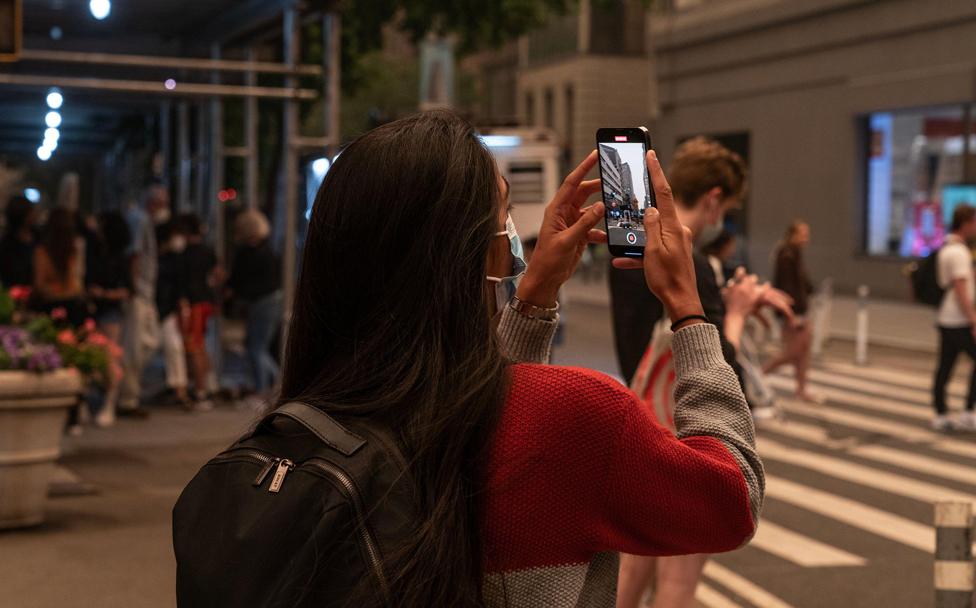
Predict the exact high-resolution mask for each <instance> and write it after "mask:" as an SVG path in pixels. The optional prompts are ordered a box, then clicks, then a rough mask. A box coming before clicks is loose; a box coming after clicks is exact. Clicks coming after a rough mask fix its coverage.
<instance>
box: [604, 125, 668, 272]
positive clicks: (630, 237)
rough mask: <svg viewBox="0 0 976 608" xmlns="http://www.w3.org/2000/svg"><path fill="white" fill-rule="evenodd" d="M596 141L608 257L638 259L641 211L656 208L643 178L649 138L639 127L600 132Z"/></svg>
mask: <svg viewBox="0 0 976 608" xmlns="http://www.w3.org/2000/svg"><path fill="white" fill-rule="evenodd" d="M596 139H597V151H598V153H599V164H600V179H601V181H602V185H603V204H604V205H605V207H606V215H605V217H606V223H607V241H608V245H609V247H610V253H611V254H612V255H615V256H622V255H626V256H640V255H642V254H643V252H644V245H645V244H646V243H647V236H646V234H645V233H644V210H645V209H647V208H648V207H653V206H654V205H655V204H656V202H655V200H654V191H653V190H652V189H651V184H650V179H649V176H648V174H647V160H646V154H647V147H648V146H649V145H650V141H649V140H650V138H649V137H648V135H647V131H646V129H644V128H642V127H640V128H628V129H600V130H598V131H597V138H596Z"/></svg>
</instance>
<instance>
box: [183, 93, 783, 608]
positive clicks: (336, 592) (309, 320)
mask: <svg viewBox="0 0 976 608" xmlns="http://www.w3.org/2000/svg"><path fill="white" fill-rule="evenodd" d="M596 162H597V155H596V152H592V153H591V154H590V155H589V156H587V158H586V159H585V160H584V161H583V163H581V164H580V165H579V166H578V167H577V168H576V169H574V170H573V171H572V173H571V174H570V175H569V176H568V177H567V178H566V180H565V181H564V182H563V184H562V186H561V187H560V188H559V190H558V191H557V194H556V195H555V197H554V199H553V200H552V201H551V202H550V203H549V205H548V206H547V208H546V212H545V216H544V220H543V225H542V226H541V228H540V233H539V242H538V245H537V247H536V250H535V253H534V255H533V258H532V261H531V262H530V263H529V264H528V267H527V269H526V271H525V274H524V275H523V276H522V279H521V281H520V282H519V284H518V287H517V289H516V294H515V297H514V299H512V300H511V301H510V302H509V303H507V304H505V305H504V306H503V307H502V310H501V311H500V318H498V319H493V315H492V312H491V311H492V310H493V308H494V305H493V302H494V300H495V298H494V297H493V295H494V294H493V285H494V284H493V283H490V282H489V281H488V279H487V277H488V276H489V275H490V272H491V271H489V268H491V267H492V266H493V265H494V264H495V262H497V260H496V259H495V258H494V257H493V253H492V252H493V251H495V249H494V248H493V247H492V245H493V244H494V243H495V242H496V240H497V241H501V239H502V238H503V236H502V235H505V234H506V228H505V225H506V218H507V215H508V196H507V188H506V186H505V184H504V182H503V180H502V179H501V178H500V176H499V173H498V167H497V165H496V164H495V161H494V159H493V157H492V155H491V153H490V152H489V150H488V149H487V148H486V147H485V146H484V144H482V143H481V141H480V140H479V138H478V136H477V133H476V131H475V130H474V128H473V127H472V126H471V125H470V124H469V123H467V122H466V121H464V120H462V119H460V118H459V117H457V116H456V115H454V114H451V113H448V112H443V111H440V112H428V113H422V114H419V115H416V116H414V117H411V118H407V119H402V120H399V121H395V122H392V123H388V124H387V125H384V126H382V127H379V128H377V129H374V130H373V131H370V132H368V133H366V134H365V135H363V136H362V137H360V138H359V139H357V140H355V141H353V142H352V143H351V144H349V146H347V147H346V148H345V149H344V151H343V153H342V155H341V156H340V157H339V158H338V159H337V160H336V162H335V164H333V166H332V168H331V169H330V171H329V174H328V175H327V176H326V179H325V181H324V183H323V185H322V187H321V188H320V190H319V194H318V197H317V199H316V202H315V205H314V210H313V214H312V218H311V222H310V224H309V230H308V237H307V240H306V243H305V249H304V253H303V264H302V272H301V276H300V278H299V281H298V286H297V289H296V294H295V307H294V310H293V315H292V321H291V326H290V330H289V332H288V342H287V348H286V356H285V358H284V372H283V379H282V386H281V395H280V397H279V399H278V400H277V401H276V403H275V404H274V406H272V407H275V406H278V405H281V404H284V403H287V402H291V401H302V402H304V403H307V404H309V405H311V406H313V407H315V408H318V409H320V410H321V411H322V412H323V413H325V414H328V415H329V416H331V417H332V418H333V419H334V420H337V421H339V422H340V423H341V421H343V420H352V419H358V420H359V421H364V420H368V421H371V422H372V423H374V424H382V425H384V427H385V428H389V429H391V431H392V433H391V441H392V442H393V444H395V445H396V446H397V448H398V450H399V451H401V452H403V455H404V465H403V466H404V467H406V474H405V475H404V476H403V478H404V479H407V480H409V483H410V484H411V488H412V489H413V490H415V491H414V492H410V493H408V494H409V495H410V496H414V497H415V500H410V505H411V506H413V505H415V506H416V509H415V510H416V513H417V515H416V517H415V518H411V520H410V521H409V522H407V524H408V525H407V529H406V530H403V531H402V532H400V533H399V535H398V538H399V539H401V540H402V543H401V544H400V545H394V549H395V550H393V549H389V548H388V550H386V551H383V550H382V549H381V550H379V551H377V553H376V555H375V557H376V560H377V561H376V564H377V566H376V567H377V568H378V569H380V571H381V572H383V573H385V574H386V575H385V576H383V577H378V578H377V579H374V578H372V577H369V578H366V579H364V577H363V576H362V575H361V574H359V572H361V571H360V570H352V568H356V567H357V566H355V565H344V564H337V563H336V562H335V561H334V560H333V562H332V563H333V564H335V566H334V569H333V570H332V571H331V572H330V571H324V570H322V569H319V568H316V567H315V566H314V565H313V562H314V561H315V560H317V559H318V555H319V554H318V553H317V552H316V551H315V549H316V548H317V547H318V545H315V544H312V543H303V542H302V541H303V540H308V537H309V535H310V534H312V533H313V528H315V527H317V526H318V525H319V522H320V516H319V514H318V513H314V516H312V517H309V518H307V519H305V518H303V519H302V520H301V521H308V522H312V523H310V524H309V526H308V527H306V526H305V525H301V526H296V524H295V521H296V520H295V519H293V518H291V517H289V516H288V513H287V511H286V510H285V507H284V505H289V504H293V505H296V507H295V508H296V509H300V510H302V511H303V512H304V513H307V512H308V509H316V508H317V502H316V501H315V500H310V501H301V500H299V501H296V500H295V497H298V496H300V494H289V492H300V491H301V489H302V488H301V486H300V485H299V484H297V483H294V482H292V483H291V485H288V483H285V484H284V485H283V486H282V487H280V488H279V489H280V493H278V494H274V495H273V497H275V498H278V499H285V500H284V501H282V500H277V501H274V503H273V504H275V505H278V510H277V511H275V517H273V518H270V519H267V520H266V523H265V524H264V525H262V526H260V529H261V531H262V532H266V531H267V527H265V526H266V525H273V526H280V527H279V528H278V529H277V530H278V531H279V532H280V534H279V533H277V532H276V533H275V534H273V535H268V536H266V537H264V538H268V539H273V540H271V541H270V542H275V543H294V544H295V546H301V547H303V548H305V550H304V552H303V553H302V554H303V555H307V556H308V559H307V560H304V562H302V563H299V561H301V560H297V559H296V560H281V563H277V562H267V561H263V560H259V559H252V558H257V557H259V556H260V555H261V551H262V547H261V546H260V545H259V544H255V543H250V544H249V541H251V540H252V538H256V537H251V536H250V535H249V533H247V538H243V537H242V532H245V531H244V528H242V527H241V524H240V522H241V521H243V518H244V517H245V516H246V514H247V513H249V511H248V510H247V509H248V506H246V505H245V504H243V501H233V502H226V503H224V505H225V507H224V508H223V512H221V513H220V514H219V517H217V518H214V517H212V516H213V512H212V507H210V506H209V505H208V506H207V507H203V508H194V505H193V503H192V501H187V502H185V503H181V504H177V507H176V509H175V511H174V521H175V525H174V544H175V554H176V561H177V600H178V604H180V605H184V606H191V605H207V606H231V605H239V604H243V603H251V604H260V605H272V604H274V605H287V606H297V607H302V608H304V607H305V606H318V605H323V604H324V603H327V602H331V603H334V604H342V605H357V606H370V607H371V606H375V605H380V601H379V600H380V597H381V595H380V593H379V592H380V591H381V590H382V591H386V592H387V593H385V595H387V596H388V597H393V598H396V601H395V604H396V605H400V606H451V607H452V608H475V607H482V606H484V607H488V608H494V607H501V606H547V607H550V608H570V607H574V606H587V607H589V608H610V607H612V606H613V605H614V601H615V585H616V575H617V569H616V562H617V557H616V556H617V552H619V551H628V552H631V553H634V552H641V553H647V554H658V555H667V554H675V553H696V552H716V551H727V550H731V549H734V548H736V547H739V546H741V545H742V544H743V543H745V542H746V541H747V540H748V539H749V538H750V537H751V535H752V534H753V532H754V531H755V527H756V521H757V519H758V516H759V512H760V509H761V504H762V500H763V487H764V483H763V472H762V464H761V461H760V459H759V456H758V455H757V454H756V451H755V448H754V436H753V427H752V422H751V419H750V416H749V412H748V408H747V406H746V403H745V399H744V397H743V395H742V392H741V390H740V389H739V385H738V382H737V380H736V377H735V374H734V373H733V371H732V369H731V368H730V367H729V366H728V364H727V363H726V362H725V361H724V360H723V357H722V353H721V347H720V345H719V340H718V331H717V330H716V329H715V327H714V326H713V325H711V324H709V323H706V322H704V321H703V318H704V315H703V310H702V305H701V302H700V301H699V300H698V297H697V289H696V286H695V272H694V265H693V263H692V259H691V249H692V247H691V239H690V237H689V235H688V234H687V233H686V231H685V230H684V228H683V227H682V226H681V224H680V223H679V221H678V218H677V212H676V211H675V206H674V202H673V201H672V199H671V196H670V193H671V189H670V187H669V186H668V182H667V179H666V178H665V176H664V172H663V171H662V169H661V166H660V164H659V163H658V161H657V157H656V155H655V154H654V153H653V152H650V153H649V154H648V157H647V164H648V167H649V170H650V172H651V177H652V183H653V185H654V188H655V192H656V194H657V201H658V209H654V210H651V211H648V212H647V213H646V214H645V217H644V226H645V229H646V231H647V235H648V239H647V246H646V248H645V257H644V266H643V268H644V275H645V281H646V284H647V286H648V287H649V288H650V289H651V290H652V291H653V292H654V293H655V294H656V295H657V296H658V297H659V298H660V300H661V302H662V303H663V304H664V307H665V309H666V311H667V313H668V314H669V315H670V316H671V317H672V318H673V319H675V321H676V324H675V332H676V333H675V340H674V350H675V361H676V365H675V368H676V375H677V387H678V388H677V395H678V397H677V401H678V405H677V409H676V412H675V421H676V426H677V429H678V432H677V435H674V434H671V433H669V432H667V431H666V430H664V429H663V428H662V427H661V426H659V425H658V424H657V423H655V421H654V420H653V417H652V416H651V415H650V414H649V412H648V411H647V409H646V408H645V407H644V406H643V405H642V404H641V402H640V401H639V400H638V399H637V397H636V396H635V395H634V394H633V393H632V392H630V391H629V390H627V389H626V388H625V387H622V386H621V385H620V384H619V383H618V382H617V381H615V380H613V379H612V378H610V377H608V376H606V375H604V374H601V373H598V372H595V371H591V370H585V369H578V368H568V367H555V366H549V365H545V364H544V362H545V361H546V360H547V359H548V352H549V351H548V349H549V341H550V340H551V338H552V334H553V332H554V331H555V326H556V325H557V324H558V312H557V307H556V294H557V293H558V290H559V288H560V286H561V285H562V284H563V283H564V282H565V281H567V280H568V279H569V278H570V276H572V274H573V271H574V270H575V268H576V266H577V264H578V263H579V260H580V257H581V255H582V252H583V250H584V249H585V248H586V243H587V242H588V241H590V240H591V239H593V240H602V241H604V242H605V239H606V234H605V233H604V232H603V231H602V230H597V229H596V228H595V227H596V225H597V224H598V222H600V221H601V220H602V218H603V214H604V207H603V204H602V203H596V204H594V205H591V206H589V207H583V205H584V203H585V202H586V200H587V198H588V197H589V196H592V195H594V194H596V193H597V192H598V191H599V189H600V185H599V180H584V176H585V175H586V174H587V173H588V172H589V171H590V170H591V169H593V167H594V166H595V164H596ZM508 240H509V243H510V244H511V243H513V242H514V239H513V238H511V237H508ZM509 251H510V250H509ZM513 257H515V256H513ZM509 259H511V258H509ZM513 262H515V260H513ZM515 267H516V264H515V263H513V264H512V265H511V268H512V270H514V268H515ZM509 272H511V270H509ZM496 320H497V327H496V324H495V321H496ZM278 420H281V419H280V418H279V419H278ZM289 428H292V429H293V428H294V427H288V426H287V424H286V423H283V424H282V426H277V425H274V424H271V425H267V426H266V427H264V428H263V429H261V430H260V431H259V432H260V433H268V434H269V435H268V438H269V439H270V438H271V437H274V438H275V439H277V438H279V437H280V438H284V439H285V440H286V441H287V440H288V439H291V438H293V437H294V439H293V441H299V440H301V437H300V436H299V435H296V434H295V432H294V431H293V430H292V431H289ZM289 432H290V433H291V434H290V435H289ZM370 441H373V440H372V438H371V439H370ZM282 443H284V442H282ZM221 466H223V465H221ZM258 468H259V467H258V466H257V465H256V464H255V465H254V466H253V469H254V471H253V472H252V471H250V470H248V471H247V475H244V476H242V477H241V478H240V479H239V480H238V479H237V478H236V477H233V478H232V477H230V476H228V475H213V476H210V477H209V478H201V477H199V476H198V478H197V479H195V480H194V481H193V482H191V485H190V487H188V489H187V490H186V491H184V496H187V494H188V493H193V492H194V491H199V490H200V486H199V484H200V483H206V479H210V480H212V481H213V483H214V484H215V485H214V486H213V487H212V488H211V489H212V490H213V491H216V492H228V491H231V488H233V490H234V491H235V492H240V491H243V489H247V490H251V484H252V483H253V478H254V474H255V473H256V472H257V469H258ZM221 470H222V471H227V470H228V469H226V468H225V469H221ZM292 475H296V473H292ZM244 477H246V479H244ZM223 484H226V485H223ZM265 494H267V493H263V494H262V495H265ZM235 495H236V494H235ZM259 500H263V499H260V498H259ZM262 504H263V503H262ZM267 504H268V505H269V507H270V505H271V504H272V503H271V502H270V501H268V503H267ZM674 505H682V507H681V508H675V506H674ZM365 506H366V508H368V509H370V510H369V511H368V512H369V513H372V512H373V511H372V508H373V507H374V506H375V505H372V504H371V505H365ZM213 522H219V523H218V525H217V528H216V529H215V528H214V526H213V525H212V524H213ZM374 523H375V524H380V523H381V522H374ZM382 524H383V525H384V526H387V527H388V526H389V525H390V524H389V522H387V521H384V522H382ZM400 525H401V526H402V523H401V524H400ZM248 527H249V528H257V526H248ZM374 529H376V528H374ZM339 534H342V533H341V532H339ZM216 538H219V539H221V542H220V543H213V542H211V539H216ZM343 538H345V536H343ZM285 546H290V544H288V545H285ZM381 546H382V545H381ZM227 559H236V560H238V563H241V564H253V567H254V568H255V569H257V568H260V573H261V576H257V575H255V576H253V577H251V576H249V575H247V574H242V573H240V572H238V573H237V576H234V577H217V578H218V579H221V580H215V577H214V576H212V575H211V573H212V572H213V571H214V570H213V568H214V564H224V563H226V560H227ZM247 567H248V568H251V566H250V565H249V566H247ZM306 568H307V569H306ZM256 572H257V570H255V573H256ZM353 572H355V573H356V575H355V576H356V578H355V579H353V580H360V579H364V580H363V583H364V584H359V585H355V584H353V585H352V588H348V587H345V586H343V584H342V583H343V581H345V580H347V579H348V578H350V577H351V576H352V573H353ZM374 580H381V581H383V582H385V583H388V585H383V587H382V588H381V587H380V585H379V584H374ZM268 581H274V582H273V583H271V584H269V582H268ZM288 581H294V583H292V584H289V582H288ZM279 582H280V583H281V584H278V583H279Z"/></svg>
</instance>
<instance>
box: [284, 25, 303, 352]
mask: <svg viewBox="0 0 976 608" xmlns="http://www.w3.org/2000/svg"><path fill="white" fill-rule="evenodd" d="M283 30H284V31H283V36H282V39H283V42H284V48H283V51H284V53H283V54H284V57H283V60H284V61H283V63H284V64H285V65H290V66H294V65H296V64H297V63H298V52H299V46H298V45H299V39H298V35H299V30H298V14H297V11H296V10H295V9H294V8H289V9H287V10H285V14H284V23H283ZM297 86H298V82H297V80H296V78H295V77H294V76H288V77H286V78H285V87H286V88H295V87H297ZM282 125H283V129H282V142H281V143H282V146H281V147H282V154H284V158H283V159H282V161H283V162H282V173H283V175H284V188H285V191H284V195H285V196H284V202H285V209H284V211H285V213H284V226H283V228H284V236H285V239H284V251H283V252H282V254H283V255H282V265H283V269H282V275H283V279H284V280H283V281H282V289H283V291H284V313H283V315H282V327H283V329H284V332H283V335H285V336H287V332H288V322H289V320H290V318H291V306H292V300H293V299H294V290H295V266H296V264H295V262H296V255H295V242H296V239H295V236H296V235H295V218H296V217H297V212H298V147H297V146H296V145H295V144H296V141H295V139H296V136H297V135H298V101H297V100H295V99H288V100H286V101H285V102H284V112H283V120H282ZM282 342H283V344H284V342H285V341H282Z"/></svg>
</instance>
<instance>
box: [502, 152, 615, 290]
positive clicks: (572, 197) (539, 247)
mask: <svg viewBox="0 0 976 608" xmlns="http://www.w3.org/2000/svg"><path fill="white" fill-rule="evenodd" d="M596 160H597V156H596V150H594V151H593V152H590V154H589V156H587V157H586V158H585V159H584V160H583V162H582V163H580V164H579V166H578V167H576V168H575V169H573V171H572V173H570V174H569V175H568V176H567V177H566V179H565V180H563V183H562V185H561V186H560V187H559V190H558V191H556V196H555V197H553V199H552V201H550V203H549V205H547V206H546V212H545V215H544V217H543V219H542V226H540V227H539V242H538V243H537V244H536V247H535V251H534V252H533V253H532V259H531V260H530V261H529V265H528V267H527V268H526V270H525V276H523V277H522V280H521V281H520V282H519V286H518V290H517V291H516V293H515V295H516V297H518V299H520V300H522V301H523V302H527V303H529V304H534V305H536V306H542V307H546V308H551V307H553V306H555V305H556V296H557V294H558V293H559V288H560V287H562V285H563V283H565V282H566V281H568V280H569V278H570V277H571V276H573V273H574V272H575V271H576V266H577V265H578V264H579V261H580V258H581V257H582V256H583V251H585V250H586V245H587V244H588V243H605V242H606V241H607V234H606V232H604V231H603V230H597V229H595V228H594V226H596V225H597V223H598V222H599V221H600V220H602V219H603V213H604V209H603V203H602V202H598V203H594V204H593V205H590V206H589V207H586V208H583V203H585V202H586V199H588V198H589V197H590V196H591V195H593V194H595V193H597V192H599V191H600V180H599V179H591V180H586V181H584V180H583V178H584V177H585V176H586V174H587V173H589V171H590V169H592V168H593V166H594V165H596Z"/></svg>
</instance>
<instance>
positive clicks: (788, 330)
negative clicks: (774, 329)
mask: <svg viewBox="0 0 976 608" xmlns="http://www.w3.org/2000/svg"><path fill="white" fill-rule="evenodd" d="M809 243H810V226H809V225H808V224H807V223H806V222H804V221H803V220H796V221H794V222H792V223H791V224H790V225H789V226H788V227H787V229H786V234H784V235H783V240H782V241H780V243H779V244H778V245H777V246H776V249H775V250H774V251H773V260H774V261H773V266H774V270H773V276H774V279H773V285H775V286H776V287H777V288H778V289H781V290H783V291H784V292H786V293H788V294H789V295H790V297H792V298H793V318H791V319H790V318H787V319H785V320H784V322H783V331H782V333H783V349H782V351H781V352H780V354H778V355H777V356H775V357H773V358H772V359H770V360H769V361H768V362H767V363H766V365H764V366H763V373H765V374H771V373H773V372H774V371H775V370H777V369H778V368H779V367H780V366H783V365H787V364H792V365H793V369H794V370H795V374H796V397H797V398H798V399H801V400H803V401H808V402H810V403H822V402H823V399H822V398H821V397H820V396H819V395H815V394H814V393H812V392H810V390H809V389H808V388H807V373H808V372H809V371H810V345H811V341H812V339H813V327H812V324H811V323H810V320H809V319H808V318H807V312H809V308H810V296H811V294H813V283H812V282H811V281H810V274H809V273H808V272H807V267H806V264H805V263H804V261H803V250H804V249H806V246H807V245H808V244H809Z"/></svg>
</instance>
